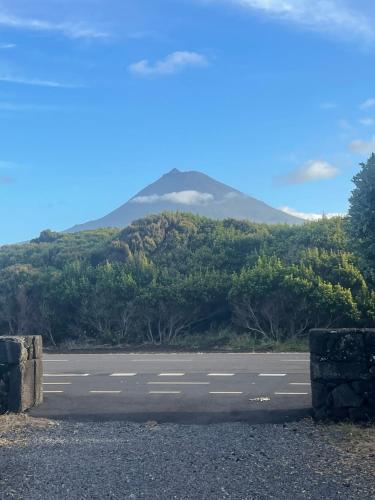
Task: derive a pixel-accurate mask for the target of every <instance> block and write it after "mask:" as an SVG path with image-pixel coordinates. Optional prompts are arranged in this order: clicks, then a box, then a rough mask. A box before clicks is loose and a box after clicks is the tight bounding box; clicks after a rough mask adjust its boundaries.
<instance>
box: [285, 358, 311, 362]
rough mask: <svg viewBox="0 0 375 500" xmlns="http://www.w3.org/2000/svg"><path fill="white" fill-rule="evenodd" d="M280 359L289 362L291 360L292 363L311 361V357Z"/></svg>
mask: <svg viewBox="0 0 375 500" xmlns="http://www.w3.org/2000/svg"><path fill="white" fill-rule="evenodd" d="M280 361H283V362H284V363H288V362H289V361H290V362H291V363H309V362H310V360H309V359H281V360H280Z"/></svg>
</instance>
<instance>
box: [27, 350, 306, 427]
mask: <svg viewBox="0 0 375 500" xmlns="http://www.w3.org/2000/svg"><path fill="white" fill-rule="evenodd" d="M43 388H44V403H43V405H42V406H41V407H40V408H38V409H35V410H33V411H32V412H31V414H32V415H34V416H43V417H49V418H59V419H76V420H128V421H136V422H142V421H150V420H154V421H157V422H178V423H186V424H188V423H189V424H190V423H213V422H229V421H246V422H250V423H261V422H262V423H264V422H268V423H271V422H272V423H277V422H286V421H290V420H294V419H296V418H298V417H303V416H306V415H308V414H309V412H310V407H311V396H310V377H309V355H308V354H306V353H303V354H301V353H292V354H291V353H288V354H282V353H281V354H253V353H249V354H247V353H244V354H242V353H241V354H227V353H225V354H221V353H220V354H206V353H202V354H196V353H194V354H191V353H184V354H181V353H179V354H120V353H116V354H61V355H57V354H54V355H53V354H48V355H46V356H45V358H44V385H43Z"/></svg>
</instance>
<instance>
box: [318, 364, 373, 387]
mask: <svg viewBox="0 0 375 500" xmlns="http://www.w3.org/2000/svg"><path fill="white" fill-rule="evenodd" d="M368 376H369V374H368V369H367V364H366V363H365V362H364V361H360V362H354V361H353V362H338V361H336V362H329V361H324V362H320V363H319V362H316V361H314V360H312V361H311V380H313V381H315V380H324V381H326V382H335V381H340V380H342V381H350V380H356V379H367V378H368Z"/></svg>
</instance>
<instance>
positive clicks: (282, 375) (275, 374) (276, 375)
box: [258, 373, 286, 377]
mask: <svg viewBox="0 0 375 500" xmlns="http://www.w3.org/2000/svg"><path fill="white" fill-rule="evenodd" d="M258 377H286V373H259V375H258Z"/></svg>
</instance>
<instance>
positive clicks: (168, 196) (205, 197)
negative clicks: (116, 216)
mask: <svg viewBox="0 0 375 500" xmlns="http://www.w3.org/2000/svg"><path fill="white" fill-rule="evenodd" d="M213 199H214V197H213V196H212V194H210V193H200V192H199V191H189V190H188V191H175V192H173V193H165V194H162V195H159V194H152V195H150V196H137V197H136V198H133V199H132V200H131V202H132V203H156V202H158V201H170V202H172V203H181V205H201V204H203V203H207V202H209V201H212V200H213Z"/></svg>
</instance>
